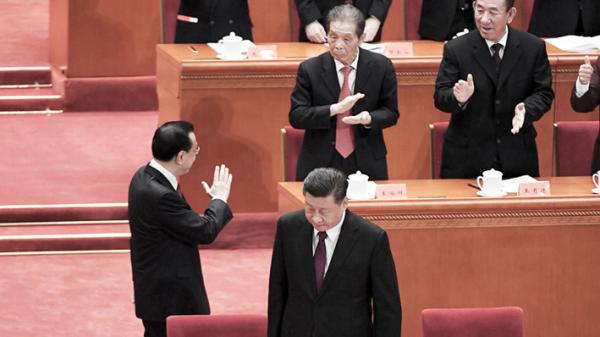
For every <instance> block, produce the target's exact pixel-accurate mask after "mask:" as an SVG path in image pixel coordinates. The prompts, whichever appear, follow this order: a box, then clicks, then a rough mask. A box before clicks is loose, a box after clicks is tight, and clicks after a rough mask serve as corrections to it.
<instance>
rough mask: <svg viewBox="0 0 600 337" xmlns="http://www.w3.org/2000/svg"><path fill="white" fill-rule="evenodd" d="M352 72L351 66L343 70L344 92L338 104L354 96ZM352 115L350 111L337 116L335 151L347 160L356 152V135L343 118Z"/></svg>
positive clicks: (342, 91)
mask: <svg viewBox="0 0 600 337" xmlns="http://www.w3.org/2000/svg"><path fill="white" fill-rule="evenodd" d="M351 71H352V67H350V66H346V67H344V68H342V73H343V74H344V84H342V90H341V91H340V97H339V99H338V102H340V101H342V100H343V99H344V98H346V97H348V96H350V95H352V92H350V83H349V82H350V81H349V80H348V77H349V76H350V72H351ZM351 115H352V111H350V110H346V111H344V112H342V113H341V114H338V115H337V122H336V131H335V149H336V150H337V152H339V154H340V155H341V156H342V157H343V158H347V157H348V156H349V155H350V154H351V153H352V152H354V134H353V133H352V125H350V124H346V123H344V122H342V118H344V117H346V116H351Z"/></svg>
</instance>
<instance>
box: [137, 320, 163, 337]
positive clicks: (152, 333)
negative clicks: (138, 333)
mask: <svg viewBox="0 0 600 337" xmlns="http://www.w3.org/2000/svg"><path fill="white" fill-rule="evenodd" d="M142 322H143V323H144V329H145V331H144V337H167V322H166V321H162V322H156V321H147V320H145V319H143V320H142Z"/></svg>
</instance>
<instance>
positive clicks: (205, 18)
mask: <svg viewBox="0 0 600 337" xmlns="http://www.w3.org/2000/svg"><path fill="white" fill-rule="evenodd" d="M231 32H234V33H235V34H236V35H238V36H241V37H243V38H244V39H246V40H252V21H251V20H250V11H249V10H248V0H181V4H180V5H179V15H177V24H176V26H175V43H208V42H217V41H219V40H220V39H221V38H222V37H223V36H225V35H229V33H231Z"/></svg>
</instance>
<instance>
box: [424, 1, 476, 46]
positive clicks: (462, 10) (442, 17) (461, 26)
mask: <svg viewBox="0 0 600 337" xmlns="http://www.w3.org/2000/svg"><path fill="white" fill-rule="evenodd" d="M465 29H467V30H473V29H475V22H474V21H473V6H472V2H471V0H444V1H438V0H423V4H422V6H421V21H420V22H419V35H420V36H421V39H427V40H435V41H444V40H450V39H452V38H453V37H454V36H456V34H457V33H460V32H463V31H464V30H465Z"/></svg>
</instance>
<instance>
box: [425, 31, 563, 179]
mask: <svg viewBox="0 0 600 337" xmlns="http://www.w3.org/2000/svg"><path fill="white" fill-rule="evenodd" d="M468 74H472V75H473V80H474V83H475V92H474V94H473V96H471V98H470V100H469V101H468V102H467V105H466V107H465V108H464V109H463V108H461V107H459V106H458V102H457V101H456V99H455V98H454V94H453V93H452V88H453V87H454V84H455V83H456V82H457V81H458V80H459V79H464V80H466V79H467V75H468ZM553 99H554V92H553V91H552V73H551V71H550V64H549V62H548V55H547V54H546V47H545V45H544V41H542V40H541V39H539V38H537V37H535V36H533V35H531V34H529V33H526V32H522V31H519V30H515V29H512V28H509V32H508V40H507V42H506V47H505V50H504V56H503V58H502V64H501V67H500V73H499V76H498V75H497V74H496V65H495V63H494V61H493V58H492V56H491V54H490V52H489V49H488V47H487V45H486V43H485V40H484V39H483V38H482V37H481V35H480V34H479V32H478V31H477V30H474V31H471V32H470V33H469V34H467V35H463V36H461V37H459V38H457V39H454V40H451V41H449V42H448V43H446V45H445V46H444V56H443V59H442V62H441V64H440V70H439V72H438V76H437V80H436V85H435V94H434V100H435V106H436V107H437V108H438V109H440V110H442V111H444V112H449V113H451V114H452V116H451V118H450V125H449V126H448V131H447V132H446V136H445V138H444V148H443V151H442V172H441V175H442V177H443V178H475V177H477V176H478V175H480V174H481V172H483V171H485V170H488V169H490V168H491V167H492V165H493V163H494V161H495V160H496V157H497V156H498V157H499V159H500V163H501V165H502V171H503V173H504V177H506V178H508V177H515V176H520V175H523V174H529V175H531V176H539V169H538V157H537V148H536V144H535V137H536V135H537V133H536V131H535V128H534V127H533V122H534V121H537V120H538V119H540V118H541V117H542V116H543V115H544V113H545V112H546V111H548V110H549V109H550V105H551V104H552V100H553ZM520 102H524V103H525V109H526V113H525V123H524V124H523V128H522V129H521V130H520V131H519V132H518V133H517V134H516V135H513V134H512V133H511V132H510V130H511V129H512V119H513V117H514V109H515V106H516V105H517V104H518V103H520Z"/></svg>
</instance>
